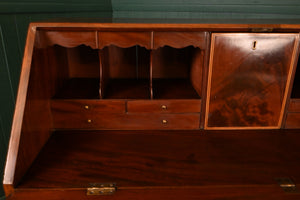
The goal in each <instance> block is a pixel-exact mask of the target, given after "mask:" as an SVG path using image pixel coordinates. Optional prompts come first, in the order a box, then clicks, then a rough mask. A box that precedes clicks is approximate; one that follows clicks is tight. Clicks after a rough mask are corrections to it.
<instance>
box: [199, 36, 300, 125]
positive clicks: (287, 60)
mask: <svg viewBox="0 0 300 200" xmlns="http://www.w3.org/2000/svg"><path fill="white" fill-rule="evenodd" d="M297 41H298V35H297V34H279V33H278V34H272V33H271V34H264V33H236V34H234V33H233V34H230V33H227V34H226V33H219V34H213V35H212V42H211V45H212V46H211V54H210V66H209V75H208V90H207V102H206V117H205V127H206V129H254V128H255V129H259V128H280V127H281V121H282V116H283V111H284V107H285V104H286V99H287V91H288V88H289V83H290V78H291V73H292V68H293V64H294V60H295V53H296V48H297Z"/></svg>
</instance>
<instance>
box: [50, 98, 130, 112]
mask: <svg viewBox="0 0 300 200" xmlns="http://www.w3.org/2000/svg"><path fill="white" fill-rule="evenodd" d="M51 111H52V114H59V113H81V114H91V113H125V101H117V100H113V101H110V100H107V101H106V100H104V101H102V100H52V101H51Z"/></svg>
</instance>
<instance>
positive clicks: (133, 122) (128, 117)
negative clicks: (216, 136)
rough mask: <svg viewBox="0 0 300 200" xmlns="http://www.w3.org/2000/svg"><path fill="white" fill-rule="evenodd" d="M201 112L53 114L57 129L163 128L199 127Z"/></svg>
mask: <svg viewBox="0 0 300 200" xmlns="http://www.w3.org/2000/svg"><path fill="white" fill-rule="evenodd" d="M199 119H200V115H199V114H161V115H160V114H151V115H148V114H103V115H101V114H98V115H88V114H87V115H86V114H81V113H60V114H56V115H54V116H53V126H54V127H53V128H55V129H94V130H101V129H103V130H105V129H111V130H161V129H173V130H174V129H179V130H180V129H182V130H184V129H198V128H199Z"/></svg>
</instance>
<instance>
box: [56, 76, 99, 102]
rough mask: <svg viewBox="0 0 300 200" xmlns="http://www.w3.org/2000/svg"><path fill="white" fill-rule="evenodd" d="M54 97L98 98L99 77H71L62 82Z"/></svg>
mask: <svg viewBox="0 0 300 200" xmlns="http://www.w3.org/2000/svg"><path fill="white" fill-rule="evenodd" d="M53 98H54V99H99V79H97V78H72V79H68V80H66V81H65V82H64V84H63V86H62V87H61V88H59V89H58V91H57V93H56V94H55V96H54V97H53Z"/></svg>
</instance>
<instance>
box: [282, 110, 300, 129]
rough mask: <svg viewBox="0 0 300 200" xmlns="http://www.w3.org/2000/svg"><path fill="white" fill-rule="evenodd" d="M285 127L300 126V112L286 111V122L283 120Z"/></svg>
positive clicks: (293, 127)
mask: <svg viewBox="0 0 300 200" xmlns="http://www.w3.org/2000/svg"><path fill="white" fill-rule="evenodd" d="M285 128H289V129H290V128H292V129H295V128H300V112H295V113H292V112H291V113H290V112H289V113H288V114H287V118H286V122H285Z"/></svg>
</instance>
